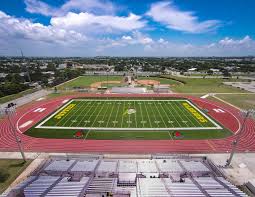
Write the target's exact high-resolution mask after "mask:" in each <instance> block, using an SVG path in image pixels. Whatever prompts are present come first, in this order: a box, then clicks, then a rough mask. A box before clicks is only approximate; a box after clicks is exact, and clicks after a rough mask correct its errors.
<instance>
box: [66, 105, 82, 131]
mask: <svg viewBox="0 0 255 197" xmlns="http://www.w3.org/2000/svg"><path fill="white" fill-rule="evenodd" d="M80 103H81V102H80ZM86 103H87V102H84V103H82V105H81V106H80V105H79V103H78V105H77V108H78V109H77V111H75V112H74V114H71V116H70V118H69V119H67V120H66V121H65V122H64V124H63V126H65V124H66V123H67V122H68V121H69V120H70V119H71V118H72V117H73V116H75V117H76V113H77V112H79V111H80V112H79V113H78V115H80V114H82V112H83V109H84V108H83V106H84V105H85V106H86ZM78 106H79V107H78ZM86 108H87V107H85V109H86ZM72 125H73V123H71V124H70V125H69V126H72Z"/></svg>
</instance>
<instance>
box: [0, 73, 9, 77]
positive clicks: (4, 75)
mask: <svg viewBox="0 0 255 197" xmlns="http://www.w3.org/2000/svg"><path fill="white" fill-rule="evenodd" d="M7 75H8V74H6V73H0V78H4V77H6V76H7Z"/></svg>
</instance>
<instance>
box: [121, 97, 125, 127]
mask: <svg viewBox="0 0 255 197" xmlns="http://www.w3.org/2000/svg"><path fill="white" fill-rule="evenodd" d="M125 103H126V102H124V106H123V108H122V109H123V110H122V115H121V125H120V127H121V128H122V124H123V119H124V117H123V113H124V112H125Z"/></svg>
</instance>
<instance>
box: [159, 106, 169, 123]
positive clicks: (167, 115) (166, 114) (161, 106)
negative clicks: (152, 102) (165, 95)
mask: <svg viewBox="0 0 255 197" xmlns="http://www.w3.org/2000/svg"><path fill="white" fill-rule="evenodd" d="M162 105H163V103H162ZM162 105H160V106H161V108H162V109H163V111H164V112H165V114H166V117H167V119H168V123H170V124H172V123H171V122H170V121H172V120H170V119H169V115H168V114H167V113H166V110H165V108H164V107H163V106H162Z"/></svg>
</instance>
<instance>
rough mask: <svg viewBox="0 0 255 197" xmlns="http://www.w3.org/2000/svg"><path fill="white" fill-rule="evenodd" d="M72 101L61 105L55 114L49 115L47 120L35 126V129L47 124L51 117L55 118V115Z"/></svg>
mask: <svg viewBox="0 0 255 197" xmlns="http://www.w3.org/2000/svg"><path fill="white" fill-rule="evenodd" d="M72 102H73V100H70V101H69V102H68V103H66V104H65V105H63V106H62V107H61V108H59V109H58V110H57V111H56V112H55V113H53V114H51V115H50V116H49V117H48V118H46V119H45V120H44V121H42V122H41V123H40V124H39V125H37V126H36V127H35V128H40V127H41V126H42V125H43V124H44V123H45V122H47V121H48V120H49V119H51V118H52V117H53V116H55V115H56V114H57V113H59V112H60V111H61V110H63V109H64V108H65V107H66V106H67V105H69V104H70V103H72Z"/></svg>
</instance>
